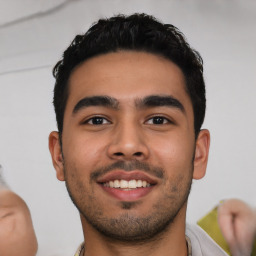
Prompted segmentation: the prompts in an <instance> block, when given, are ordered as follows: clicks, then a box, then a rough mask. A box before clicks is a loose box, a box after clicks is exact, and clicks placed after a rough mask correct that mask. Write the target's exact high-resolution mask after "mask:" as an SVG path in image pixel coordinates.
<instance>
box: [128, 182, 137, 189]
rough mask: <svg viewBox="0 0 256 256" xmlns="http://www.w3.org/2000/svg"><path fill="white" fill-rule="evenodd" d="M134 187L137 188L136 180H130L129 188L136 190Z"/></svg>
mask: <svg viewBox="0 0 256 256" xmlns="http://www.w3.org/2000/svg"><path fill="white" fill-rule="evenodd" d="M136 187H137V182H136V180H130V181H129V188H136Z"/></svg>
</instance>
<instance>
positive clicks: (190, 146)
mask: <svg viewBox="0 0 256 256" xmlns="http://www.w3.org/2000/svg"><path fill="white" fill-rule="evenodd" d="M184 138H185V136H184V137H181V138H180V137H179V136H174V137H173V138H170V139H166V138H165V139H158V140H157V142H156V143H152V146H151V149H152V155H153V156H154V157H155V158H156V161H157V162H158V163H159V164H160V165H164V168H165V169H169V168H170V167H175V168H184V167H188V166H191V164H192V159H193V153H194V143H192V141H190V140H189V139H184Z"/></svg>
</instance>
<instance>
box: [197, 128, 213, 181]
mask: <svg viewBox="0 0 256 256" xmlns="http://www.w3.org/2000/svg"><path fill="white" fill-rule="evenodd" d="M209 146H210V133H209V131H208V130H201V131H200V132H199V134H198V137H197V140H196V149H195V158H194V173H193V179H196V180H199V179H202V178H203V177H204V175H205V172H206V167H207V162H208V155H209Z"/></svg>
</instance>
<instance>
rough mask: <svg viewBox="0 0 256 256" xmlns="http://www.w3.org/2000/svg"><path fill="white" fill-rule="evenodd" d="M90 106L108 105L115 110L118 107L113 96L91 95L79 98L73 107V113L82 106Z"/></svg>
mask: <svg viewBox="0 0 256 256" xmlns="http://www.w3.org/2000/svg"><path fill="white" fill-rule="evenodd" d="M92 106H102V107H108V108H112V109H115V110H118V109H119V103H118V101H117V100H116V99H115V98H112V97H109V96H92V97H85V98H83V99H81V100H80V101H79V102H78V103H77V104H76V105H75V107H74V109H73V114H76V113H77V112H78V111H80V110H82V109H83V108H88V107H92Z"/></svg>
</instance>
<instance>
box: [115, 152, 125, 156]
mask: <svg viewBox="0 0 256 256" xmlns="http://www.w3.org/2000/svg"><path fill="white" fill-rule="evenodd" d="M115 155H116V156H123V155H124V154H123V153H122V152H116V153H115Z"/></svg>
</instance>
